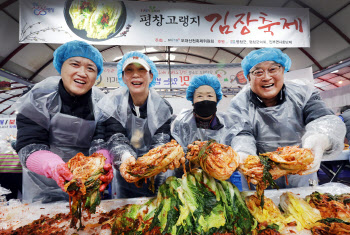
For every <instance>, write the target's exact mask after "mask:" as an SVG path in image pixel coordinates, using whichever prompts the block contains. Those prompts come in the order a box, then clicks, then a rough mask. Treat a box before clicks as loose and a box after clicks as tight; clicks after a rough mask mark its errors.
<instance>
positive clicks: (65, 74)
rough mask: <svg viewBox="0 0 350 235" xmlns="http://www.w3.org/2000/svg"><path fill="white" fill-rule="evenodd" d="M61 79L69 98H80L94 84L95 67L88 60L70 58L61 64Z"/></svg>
mask: <svg viewBox="0 0 350 235" xmlns="http://www.w3.org/2000/svg"><path fill="white" fill-rule="evenodd" d="M61 77H62V81H63V86H64V88H65V89H66V91H67V92H68V93H69V94H70V95H71V96H81V95H84V94H86V93H87V92H88V91H89V90H90V89H91V88H92V86H93V85H94V84H95V81H96V78H97V67H96V65H95V63H94V62H92V61H91V60H90V59H87V58H84V57H71V58H69V59H67V60H66V61H65V62H64V63H63V65H62V68H61Z"/></svg>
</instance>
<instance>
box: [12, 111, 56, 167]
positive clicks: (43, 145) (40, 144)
mask: <svg viewBox="0 0 350 235" xmlns="http://www.w3.org/2000/svg"><path fill="white" fill-rule="evenodd" d="M16 123H17V141H16V152H17V153H18V156H19V158H20V160H21V162H22V165H23V166H26V161H27V158H28V157H29V155H30V154H32V153H34V152H35V151H39V150H49V149H50V148H49V131H48V130H46V129H45V128H44V127H42V126H40V125H38V124H37V123H36V122H34V121H32V120H31V119H29V118H27V117H26V116H24V115H22V114H21V113H19V114H18V115H17V118H16Z"/></svg>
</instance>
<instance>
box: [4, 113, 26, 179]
mask: <svg viewBox="0 0 350 235" xmlns="http://www.w3.org/2000/svg"><path fill="white" fill-rule="evenodd" d="M16 136H17V126H16V116H8V117H1V118H0V174H1V173H21V172H22V165H21V162H20V160H19V157H18V155H17V153H16V151H15V150H14V149H13V145H14V143H15V141H16Z"/></svg>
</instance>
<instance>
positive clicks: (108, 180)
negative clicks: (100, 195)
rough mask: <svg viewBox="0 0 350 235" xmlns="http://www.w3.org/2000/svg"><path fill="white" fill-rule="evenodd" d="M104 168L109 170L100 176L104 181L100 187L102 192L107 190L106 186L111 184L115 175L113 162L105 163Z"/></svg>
mask: <svg viewBox="0 0 350 235" xmlns="http://www.w3.org/2000/svg"><path fill="white" fill-rule="evenodd" d="M103 169H104V170H105V171H107V173H106V174H104V175H101V176H100V180H101V181H102V182H103V183H102V184H101V186H100V188H99V191H100V192H103V191H104V190H105V188H106V187H107V185H109V184H110V183H111V182H112V180H113V177H114V175H113V167H112V165H111V164H109V163H108V164H105V165H104V166H103Z"/></svg>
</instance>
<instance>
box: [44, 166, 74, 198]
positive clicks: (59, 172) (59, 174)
mask: <svg viewBox="0 0 350 235" xmlns="http://www.w3.org/2000/svg"><path fill="white" fill-rule="evenodd" d="M45 171H46V173H47V174H45V175H46V176H47V177H48V178H52V179H53V180H55V181H56V183H57V184H58V186H60V188H61V189H62V191H65V190H64V183H65V181H70V180H72V178H73V174H72V172H70V170H69V169H68V166H67V164H66V163H60V164H54V163H53V164H50V163H49V164H48V165H47V167H46V169H45Z"/></svg>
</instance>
